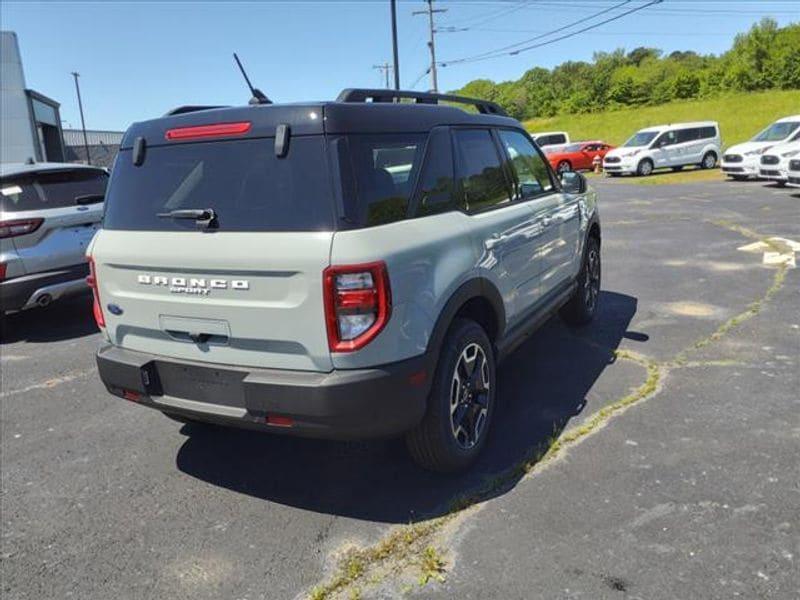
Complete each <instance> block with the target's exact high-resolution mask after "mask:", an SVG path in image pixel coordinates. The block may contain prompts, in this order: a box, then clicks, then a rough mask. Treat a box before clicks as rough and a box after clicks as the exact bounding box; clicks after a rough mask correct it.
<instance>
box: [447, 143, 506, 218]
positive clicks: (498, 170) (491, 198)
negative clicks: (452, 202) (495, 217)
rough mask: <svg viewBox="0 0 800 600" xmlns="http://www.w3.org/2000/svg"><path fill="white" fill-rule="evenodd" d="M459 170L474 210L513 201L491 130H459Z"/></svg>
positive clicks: (465, 195) (468, 203)
mask: <svg viewBox="0 0 800 600" xmlns="http://www.w3.org/2000/svg"><path fill="white" fill-rule="evenodd" d="M453 135H454V140H455V146H456V156H457V159H456V172H457V175H458V179H459V182H460V184H461V193H462V194H463V199H464V204H465V206H466V207H467V210H469V211H471V212H476V211H481V210H485V209H487V208H491V207H493V206H497V205H498V204H502V203H504V202H510V200H511V199H510V198H509V193H508V191H509V190H508V184H507V182H506V178H505V175H504V174H503V167H502V164H501V162H500V157H499V156H498V154H497V146H495V143H494V140H493V139H492V135H491V133H490V132H489V130H488V129H456V130H455V131H454V132H453Z"/></svg>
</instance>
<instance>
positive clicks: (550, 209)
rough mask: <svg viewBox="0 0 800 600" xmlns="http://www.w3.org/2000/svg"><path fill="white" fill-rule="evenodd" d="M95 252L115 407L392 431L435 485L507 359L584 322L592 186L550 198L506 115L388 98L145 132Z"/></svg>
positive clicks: (136, 130)
mask: <svg viewBox="0 0 800 600" xmlns="http://www.w3.org/2000/svg"><path fill="white" fill-rule="evenodd" d="M400 100H402V101H400ZM444 101H446V102H448V103H454V102H459V103H465V104H470V105H472V106H473V107H474V108H476V109H477V112H467V111H464V110H461V109H460V108H456V107H454V106H453V105H452V104H447V105H445V104H440V102H444ZM88 255H89V264H90V269H91V274H90V278H89V281H90V284H91V286H92V288H93V291H94V294H95V302H94V315H95V318H96V319H97V322H98V325H99V326H100V327H101V328H102V331H103V333H104V337H105V341H104V343H103V345H102V346H101V347H100V349H99V350H98V353H97V363H98V368H99V373H100V377H101V378H102V380H103V382H104V384H105V385H106V387H107V388H108V390H109V391H110V392H111V393H112V394H115V395H117V396H120V397H122V398H125V399H127V400H131V401H134V402H137V403H139V404H141V405H143V406H148V407H151V408H155V409H157V410H160V411H162V412H163V413H165V414H167V415H168V416H170V417H172V418H174V419H177V420H181V421H199V422H211V423H217V424H224V425H233V426H238V427H246V428H252V429H259V430H263V431H273V432H280V433H287V434H294V435H299V436H309V437H324V438H334V439H363V438H373V437H383V436H392V435H398V434H405V435H406V439H407V445H408V448H409V450H410V453H411V455H412V456H413V458H414V459H415V460H416V461H417V462H418V463H420V464H421V465H423V466H424V467H426V468H429V469H433V470H438V471H455V470H459V469H464V468H466V467H467V466H468V465H469V464H470V463H471V462H472V461H474V459H475V458H476V457H477V455H478V454H479V453H480V451H481V449H482V447H483V446H484V445H485V443H486V439H487V435H488V433H489V430H490V425H491V422H492V417H493V413H494V411H495V409H496V398H495V394H496V390H497V379H496V371H495V365H496V364H497V361H498V360H500V359H501V358H502V357H504V356H506V355H508V353H509V352H510V351H511V350H512V349H513V348H514V347H515V346H516V345H518V344H519V343H520V342H521V341H522V340H524V338H525V337H526V336H528V335H529V334H530V333H531V332H532V331H533V330H534V329H535V328H536V327H537V326H538V325H540V324H541V323H543V322H544V321H545V320H546V319H548V318H549V317H550V316H551V315H553V314H554V313H555V312H557V311H559V310H560V312H561V314H562V316H563V317H564V318H565V320H566V321H568V322H569V323H572V324H583V323H586V322H588V321H589V320H590V319H591V318H592V317H593V315H594V313H595V310H596V306H597V299H598V293H599V288H600V225H599V221H598V214H597V208H596V201H595V193H594V192H593V191H592V190H591V189H588V188H587V186H586V180H585V179H584V178H583V176H581V175H580V174H578V173H566V174H565V175H564V179H563V180H562V181H560V180H558V179H557V178H556V177H555V174H554V173H553V171H552V169H551V168H550V166H549V165H548V163H547V160H546V159H545V158H544V156H543V155H542V153H541V151H540V150H539V149H538V147H537V146H536V145H535V144H534V143H533V142H532V141H531V138H530V136H529V135H528V134H527V133H526V132H525V130H524V129H523V127H522V126H521V125H520V123H519V122H518V121H516V120H514V119H511V118H509V117H507V116H505V113H504V112H503V111H502V109H501V108H500V107H499V106H497V105H495V104H492V103H489V102H483V101H480V100H472V99H468V98H461V97H455V96H447V95H435V94H426V93H416V92H395V91H390V90H361V89H357V90H345V91H343V92H342V93H341V94H340V95H339V97H338V98H337V100H336V101H335V102H326V103H316V104H292V105H269V104H257V105H254V106H246V107H238V108H210V109H202V108H199V107H184V108H181V109H176V110H175V111H172V112H171V113H169V114H167V115H166V116H164V117H163V118H160V119H155V120H152V121H146V122H142V123H136V124H134V125H133V126H131V128H130V129H129V130H128V131H127V133H126V134H125V137H124V139H123V142H122V147H121V150H120V153H119V156H118V158H117V161H116V164H115V167H114V170H113V173H112V177H111V181H110V183H109V188H108V193H107V196H106V213H105V220H104V223H103V228H102V230H101V231H100V232H99V233H98V234H97V236H96V237H95V238H94V240H93V243H92V244H91V246H90V248H89V251H88Z"/></svg>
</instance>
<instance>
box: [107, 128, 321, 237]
mask: <svg viewBox="0 0 800 600" xmlns="http://www.w3.org/2000/svg"><path fill="white" fill-rule="evenodd" d="M207 208H210V209H213V211H214V213H215V214H216V215H217V221H216V229H218V230H220V231H320V230H324V231H330V230H332V229H333V201H332V194H331V185H330V177H329V175H328V169H327V167H326V160H325V142H324V138H323V137H322V136H297V137H293V138H292V140H291V142H290V144H289V151H288V154H287V155H286V156H285V157H283V158H278V157H276V156H275V144H274V140H273V139H271V138H256V139H246V140H235V141H222V142H211V143H210V142H196V143H188V144H176V145H174V146H154V147H151V148H148V149H147V154H146V158H145V161H144V163H143V164H142V165H141V166H135V165H134V164H133V160H132V157H131V150H130V149H126V150H122V151H121V152H120V153H119V156H118V157H117V161H116V163H115V165H114V172H113V174H112V175H111V183H110V184H109V188H108V197H107V198H106V214H105V220H104V222H103V226H104V227H106V228H107V229H126V230H142V231H172V230H180V231H183V230H194V229H195V228H196V224H195V222H194V220H192V219H174V218H168V217H159V216H158V215H159V213H161V214H163V213H168V212H170V211H174V210H181V209H207Z"/></svg>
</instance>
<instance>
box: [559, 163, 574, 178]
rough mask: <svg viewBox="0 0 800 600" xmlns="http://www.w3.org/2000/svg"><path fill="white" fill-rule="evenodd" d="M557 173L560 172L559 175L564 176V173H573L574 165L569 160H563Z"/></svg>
mask: <svg viewBox="0 0 800 600" xmlns="http://www.w3.org/2000/svg"><path fill="white" fill-rule="evenodd" d="M556 171H557V172H558V174H559V175H563V174H564V173H567V172H569V171H572V165H571V164H570V162H569V161H568V160H562V161H561V162H560V163H558V166H557V167H556Z"/></svg>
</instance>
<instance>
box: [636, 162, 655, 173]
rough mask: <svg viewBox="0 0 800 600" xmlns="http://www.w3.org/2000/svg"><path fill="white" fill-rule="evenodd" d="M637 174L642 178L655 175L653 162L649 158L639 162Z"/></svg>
mask: <svg viewBox="0 0 800 600" xmlns="http://www.w3.org/2000/svg"><path fill="white" fill-rule="evenodd" d="M636 174H637V175H639V176H641V177H647V176H648V175H652V174H653V161H652V160H650V159H649V158H645V159H644V160H642V161H640V162H639V165H638V166H637V167H636Z"/></svg>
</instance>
